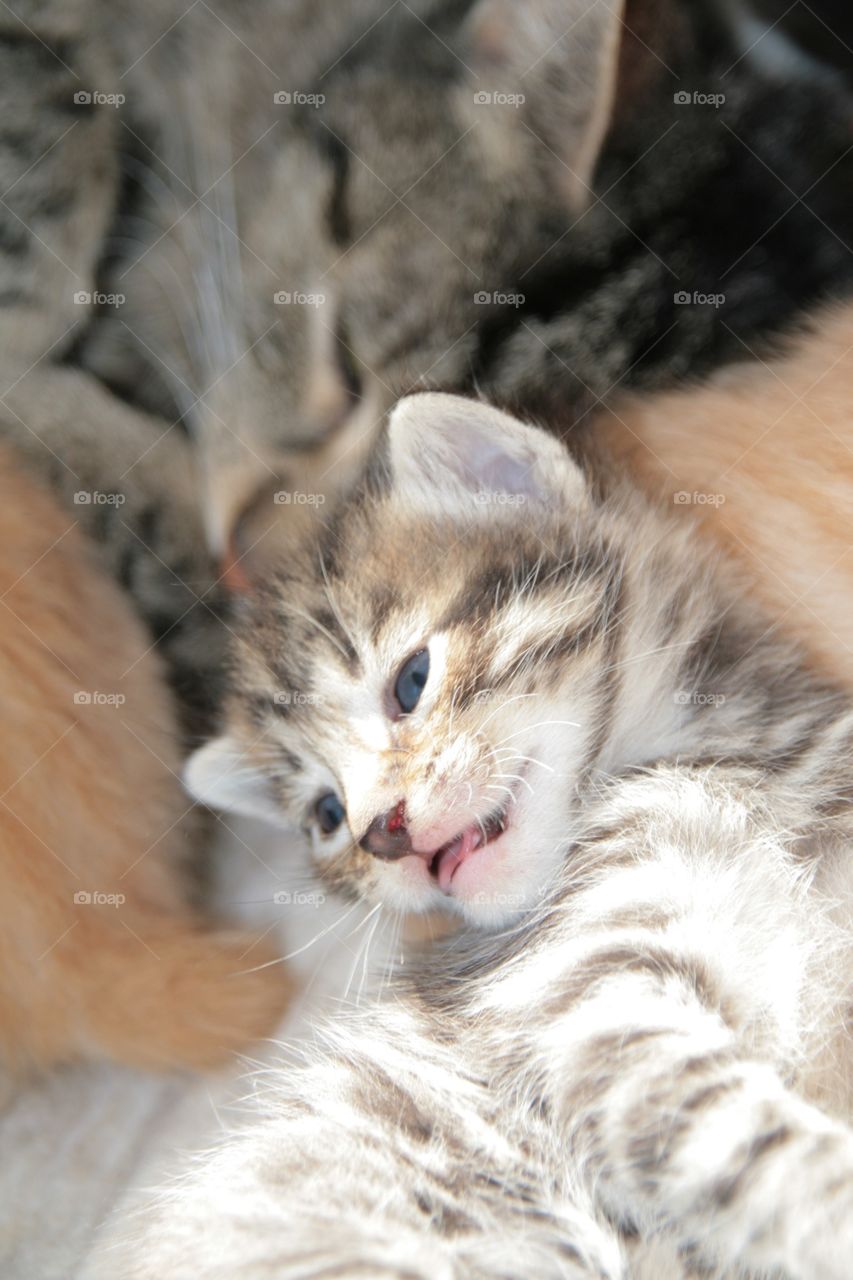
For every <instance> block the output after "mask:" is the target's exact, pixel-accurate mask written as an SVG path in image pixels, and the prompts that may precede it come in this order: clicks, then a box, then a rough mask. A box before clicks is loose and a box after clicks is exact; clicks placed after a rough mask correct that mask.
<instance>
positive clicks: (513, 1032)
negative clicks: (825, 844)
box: [477, 770, 853, 1280]
mask: <svg viewBox="0 0 853 1280" xmlns="http://www.w3.org/2000/svg"><path fill="white" fill-rule="evenodd" d="M750 794H751V789H750V788H749V787H748V786H747V787H746V788H741V790H740V795H738V794H737V792H736V791H735V790H734V789H730V788H729V787H727V786H726V784H725V782H719V781H717V780H716V775H715V773H714V772H713V771H709V772H707V773H705V774H690V773H689V772H686V771H685V772H683V773H682V772H679V771H676V770H671V771H666V772H665V773H664V772H659V773H657V774H656V775H652V776H648V777H645V778H642V779H640V780H637V781H634V782H631V783H629V784H627V785H625V786H623V787H622V789H621V790H620V792H618V793H614V796H613V799H612V800H611V802H610V803H609V805H608V807H607V811H606V813H603V814H601V815H599V816H600V817H601V818H602V821H604V822H605V825H604V826H602V827H599V829H598V831H597V832H596V831H593V830H590V832H589V839H588V840H587V841H586V843H585V846H582V847H581V849H580V852H579V853H578V856H577V864H576V872H575V874H574V875H573V874H572V868H571V866H569V868H568V869H567V884H566V889H565V890H564V894H563V897H562V899H561V901H560V902H559V903H558V904H557V906H556V907H555V910H554V914H553V918H552V921H551V922H550V923H549V924H548V925H546V927H545V928H544V929H543V930H542V931H541V932H540V933H539V936H538V937H537V938H535V939H534V940H533V941H532V942H531V943H530V945H528V946H527V947H525V948H524V949H523V950H522V951H521V953H520V955H519V957H518V959H517V960H516V961H514V962H513V963H512V964H511V965H510V966H508V967H507V968H506V969H504V970H502V971H500V972H499V973H498V975H497V976H496V977H495V978H494V979H493V980H492V981H491V984H490V985H489V986H488V987H487V988H486V998H485V999H481V1001H480V1003H479V1006H478V1008H477V1013H478V1015H479V1020H480V1023H479V1025H481V1026H482V1025H483V1022H484V1020H485V1019H486V1018H488V1019H489V1021H490V1022H491V1024H492V1025H493V1026H494V1027H496V1028H499V1030H498V1031H496V1032H495V1039H496V1041H497V1048H498V1049H499V1051H500V1052H501V1053H502V1057H503V1060H504V1062H505V1063H506V1064H507V1066H508V1068H509V1072H510V1073H511V1075H510V1077H509V1078H510V1079H511V1080H512V1087H513V1090H514V1091H515V1090H517V1089H518V1086H519V1083H520V1084H521V1096H522V1097H523V1098H526V1099H529V1098H530V1097H536V1098H538V1099H539V1100H542V1099H544V1100H545V1101H546V1105H547V1107H548V1109H549V1110H550V1111H551V1113H552V1114H553V1115H554V1117H555V1119H556V1122H557V1124H558V1126H559V1129H560V1131H561V1134H562V1136H563V1139H564V1144H568V1148H569V1150H570V1151H571V1157H572V1163H573V1164H574V1163H576V1162H577V1161H578V1160H579V1159H580V1160H581V1161H582V1164H583V1167H585V1168H586V1169H587V1171H588V1173H589V1174H590V1176H591V1177H592V1178H593V1179H594V1185H595V1187H596V1188H597V1193H598V1195H599V1196H600V1197H601V1200H602V1202H603V1203H604V1204H605V1206H606V1208H607V1210H608V1211H609V1212H610V1213H611V1214H613V1215H615V1217H616V1219H617V1220H618V1221H620V1222H622V1223H624V1224H631V1225H634V1226H637V1227H638V1228H639V1229H640V1231H641V1233H642V1234H644V1235H645V1234H649V1233H652V1234H653V1233H655V1232H663V1233H666V1234H669V1235H672V1236H673V1237H674V1238H675V1240H676V1242H677V1244H678V1246H679V1247H680V1249H681V1250H683V1251H684V1252H685V1253H688V1254H691V1255H696V1256H697V1257H698V1260H699V1261H700V1262H702V1263H705V1264H709V1265H711V1266H712V1267H719V1268H720V1269H721V1271H722V1272H723V1274H726V1275H729V1274H741V1270H740V1269H741V1268H746V1269H747V1270H748V1271H750V1272H760V1273H761V1274H762V1275H764V1274H765V1273H766V1272H767V1271H768V1270H773V1271H774V1274H775V1270H774V1269H775V1268H779V1269H780V1271H781V1272H782V1273H783V1274H784V1275H785V1276H786V1277H791V1278H792V1280H849V1276H850V1275H851V1272H853V1133H851V1131H850V1129H849V1128H848V1127H847V1126H846V1125H845V1124H844V1123H840V1122H838V1121H837V1120H834V1119H832V1118H830V1116H829V1115H827V1114H825V1113H824V1112H822V1111H821V1110H820V1109H818V1108H817V1107H816V1106H814V1105H812V1104H811V1103H809V1102H807V1101H805V1100H804V1098H803V1097H801V1096H798V1095H797V1093H795V1092H794V1091H793V1090H792V1089H791V1088H790V1087H789V1083H790V1081H791V1080H792V1079H794V1078H795V1077H796V1076H797V1075H798V1074H799V1073H800V1071H801V1069H805V1068H807V1067H808V1064H809V1060H810V1057H811V1055H812V1053H813V1051H814V1049H815V1047H816V1045H818V1046H819V1045H820V1043H821V1039H822V1037H825V1036H827V1035H828V1034H829V1032H830V1030H831V1027H832V1024H833V1022H834V1023H835V1024H836V1025H837V1023H838V1021H839V1020H840V1019H841V1017H842V1016H843V1013H842V1009H843V991H842V990H839V986H840V985H841V984H840V983H836V984H835V986H834V987H833V984H832V980H831V975H832V973H833V972H835V973H838V972H843V966H841V965H840V964H839V962H838V953H837V951H833V944H834V943H837V942H838V938H837V935H835V936H834V930H833V926H832V924H831V923H830V922H829V921H828V920H827V918H826V915H825V913H824V912H823V911H822V908H821V901H820V897H819V895H818V894H817V893H816V892H815V891H814V890H813V889H811V890H810V889H808V888H807V884H808V877H807V875H806V868H805V867H804V866H803V865H802V864H801V865H799V866H798V865H797V864H796V863H795V862H794V860H793V858H792V857H791V856H790V855H789V854H788V853H786V851H785V849H784V848H783V845H782V842H781V840H780V839H778V838H777V837H776V836H775V835H773V834H770V833H768V829H767V826H766V825H765V819H766V814H762V815H755V814H754V813H750V808H749V797H750ZM830 962H831V963H830ZM534 993H537V994H535V995H534ZM534 998H535V1000H536V1011H535V1012H531V1001H532V1000H533V999H534ZM519 1072H520V1073H521V1079H520V1082H519ZM563 1149H564V1150H565V1149H566V1147H565V1145H564V1148H563ZM715 1274H717V1273H716V1271H715Z"/></svg>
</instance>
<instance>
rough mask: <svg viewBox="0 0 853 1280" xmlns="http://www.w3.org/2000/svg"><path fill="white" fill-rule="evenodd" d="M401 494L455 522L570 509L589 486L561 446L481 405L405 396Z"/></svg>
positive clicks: (398, 432)
mask: <svg viewBox="0 0 853 1280" xmlns="http://www.w3.org/2000/svg"><path fill="white" fill-rule="evenodd" d="M388 445H389V461H390V466H391V475H392V482H393V486H394V492H395V495H396V497H397V499H398V501H400V502H402V503H403V504H404V506H406V507H407V508H409V509H411V508H415V509H420V510H423V511H428V512H430V513H435V512H436V510H439V511H442V512H445V513H446V514H448V515H450V516H456V517H458V516H460V515H463V516H464V515H468V514H472V515H476V514H484V513H486V512H488V511H491V512H493V513H494V512H495V511H505V512H508V511H511V510H515V511H518V510H519V508H521V507H528V508H530V507H533V508H537V507H538V508H540V509H541V508H548V507H550V508H553V509H555V510H565V509H566V508H567V507H575V508H576V507H577V506H578V505H579V504H580V503H582V502H584V501H585V500H586V492H587V490H586V483H585V481H584V478H583V475H582V473H581V471H580V468H579V467H577V466H576V465H575V463H574V462H572V460H571V458H570V457H569V455H568V453H567V452H566V450H565V449H564V448H563V446H562V445H561V444H560V442H559V441H558V440H556V439H554V437H553V436H550V435H548V434H547V433H546V432H545V431H540V430H539V428H538V427H529V426H526V425H525V424H524V423H523V422H519V421H518V419H517V418H513V417H511V416H510V415H509V414H508V413H503V412H502V411H501V410H500V409H494V408H492V406H491V405H488V404H483V403H481V402H480V401H479V400H466V399H465V398H464V397H462V396H452V395H444V394H443V393H441V392H433V391H428V392H422V393H420V394H417V395H411V396H406V397H405V398H404V399H403V400H401V401H400V402H399V403H398V404H397V406H396V407H395V409H394V410H393V412H392V414H391V417H390V419H389V423H388Z"/></svg>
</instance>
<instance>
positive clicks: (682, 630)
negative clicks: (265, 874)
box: [126, 393, 853, 1280]
mask: <svg viewBox="0 0 853 1280" xmlns="http://www.w3.org/2000/svg"><path fill="white" fill-rule="evenodd" d="M245 608H246V618H245V620H244V624H243V626H242V628H241V638H240V643H239V647H238V652H237V664H236V671H237V673H238V681H239V682H238V684H237V687H236V688H235V690H234V693H233V697H232V702H231V705H230V713H229V722H228V729H227V733H226V734H225V735H223V737H221V738H220V739H219V740H218V741H217V742H215V743H213V744H211V745H210V746H208V747H207V748H203V749H202V751H201V752H200V753H199V754H197V755H196V757H195V758H194V760H193V761H192V763H191V765H190V769H189V780H190V783H191V785H192V787H193V788H194V789H195V791H196V792H197V793H198V794H200V795H201V796H202V797H203V798H204V799H206V800H207V801H209V802H212V803H219V804H222V805H225V806H228V807H234V808H236V809H238V810H239V809H245V810H248V811H254V812H262V813H265V814H267V815H268V816H271V817H276V816H278V818H279V820H284V819H289V820H290V821H291V822H298V823H301V824H302V825H303V826H304V827H305V828H306V830H307V831H308V833H309V834H310V837H311V839H312V841H313V844H314V850H315V857H316V862H317V866H318V871H319V873H320V875H321V876H322V877H323V878H324V879H325V880H326V881H327V882H329V883H330V884H333V885H335V886H338V887H340V888H343V889H344V890H345V891H347V892H349V893H351V894H357V895H360V896H362V897H367V898H372V899H374V900H375V901H376V902H377V903H381V904H383V905H384V906H385V907H390V908H392V909H397V910H401V909H404V910H408V911H421V910H428V909H431V908H435V907H446V908H447V909H449V910H450V911H451V912H454V913H456V914H457V915H458V916H459V917H461V918H462V920H464V921H467V922H468V923H469V924H470V925H473V926H475V928H473V929H468V930H465V931H463V932H462V933H461V934H460V935H459V936H457V937H455V938H453V939H451V940H450V941H449V942H448V943H446V944H444V945H443V946H442V947H440V948H439V949H437V950H436V951H434V952H433V953H432V954H431V955H430V956H428V957H425V958H423V960H422V961H421V962H420V963H419V964H417V965H416V966H415V967H414V968H413V969H412V970H411V971H410V972H409V973H408V975H407V976H406V977H405V978H404V979H403V978H399V977H398V979H397V981H396V983H395V984H394V987H393V998H392V999H391V1000H389V1001H387V1002H386V1003H383V1004H380V1005H377V1006H376V1007H373V1008H371V1009H370V1010H369V1011H368V1012H367V1013H366V1014H365V1015H364V1016H361V1017H354V1018H346V1017H342V1018H340V1019H338V1020H336V1023H335V1025H334V1026H333V1027H332V1028H331V1030H330V1031H329V1033H328V1036H327V1039H326V1043H325V1048H324V1049H323V1050H318V1051H315V1052H314V1053H313V1054H311V1053H310V1052H309V1057H310V1058H311V1061H310V1062H309V1064H308V1065H307V1066H306V1067H305V1068H304V1069H303V1070H301V1071H297V1072H293V1071H292V1070H291V1069H289V1068H288V1069H287V1070H284V1071H281V1072H279V1073H277V1076H276V1078H275V1080H274V1085H273V1089H272V1092H271V1097H270V1099H269V1106H268V1109H267V1114H266V1115H265V1116H264V1117H263V1118H261V1119H259V1120H258V1121H257V1122H256V1124H255V1125H254V1127H253V1128H250V1130H249V1131H248V1132H247V1133H246V1134H245V1135H244V1136H243V1137H240V1138H237V1139H232V1140H231V1141H230V1142H225V1143H224V1144H223V1146H222V1147H221V1149H220V1150H219V1151H215V1152H213V1153H212V1154H211V1155H210V1157H209V1158H208V1159H207V1160H206V1161H203V1162H201V1163H200V1164H199V1165H197V1166H196V1167H195V1168H194V1170H193V1171H192V1173H190V1174H188V1175H187V1177H186V1179H185V1181H184V1182H183V1183H182V1184H180V1185H179V1186H178V1187H176V1188H173V1190H172V1192H171V1193H170V1194H169V1196H168V1197H167V1198H166V1199H164V1200H163V1201H162V1203H161V1204H160V1205H159V1206H158V1207H156V1208H155V1209H154V1210H153V1211H152V1212H151V1214H150V1217H149V1218H148V1219H147V1222H146V1225H145V1227H144V1228H142V1237H143V1240H142V1245H141V1247H138V1248H137V1249H135V1250H133V1263H132V1265H130V1267H129V1270H127V1272H126V1274H127V1275H128V1280H130V1277H133V1278H134V1280H148V1278H151V1280H153V1278H154V1277H159V1276H161V1275H163V1274H168V1275H169V1276H170V1277H172V1280H181V1278H182V1277H184V1276H186V1277H190V1276H192V1277H197V1276H211V1277H212V1276H216V1277H217V1278H220V1280H221V1278H224V1277H231V1276H237V1275H240V1276H241V1277H246V1278H251V1280H255V1278H256V1277H258V1278H259V1277H262V1276H272V1275H275V1276H276V1277H277V1280H282V1278H283V1277H300V1278H305V1277H309V1276H310V1277H319V1276H321V1275H323V1276H325V1275H331V1274H335V1275H341V1276H356V1275H369V1276H371V1277H374V1276H384V1277H397V1278H398V1280H399V1278H402V1277H423V1278H424V1280H426V1278H427V1277H429V1278H430V1280H433V1278H434V1277H436V1276H442V1277H444V1276H447V1277H492V1278H494V1277H500V1278H502V1280H503V1278H507V1280H508V1278H509V1277H516V1276H518V1275H535V1276H537V1277H543V1278H548V1277H552V1276H553V1277H558V1276H560V1277H566V1276H569V1277H581V1276H584V1277H591V1276H597V1277H601V1276H605V1277H621V1276H624V1275H625V1274H628V1273H627V1272H626V1270H625V1267H626V1266H627V1265H628V1264H627V1263H626V1261H625V1251H626V1250H628V1248H629V1245H630V1251H631V1252H632V1253H633V1260H632V1262H631V1264H630V1265H631V1267H632V1270H631V1272H630V1274H632V1275H634V1276H640V1275H644V1276H653V1277H654V1278H655V1280H662V1277H664V1276H666V1277H668V1276H670V1275H673V1274H676V1273H678V1274H681V1273H682V1272H681V1271H680V1270H679V1268H683V1269H686V1271H690V1272H691V1274H692V1273H693V1272H692V1270H691V1269H692V1268H695V1269H696V1272H695V1273H696V1274H701V1275H703V1276H705V1275H712V1276H725V1277H729V1278H732V1277H734V1276H735V1275H738V1276H739V1275H741V1274H744V1273H746V1274H760V1275H765V1274H767V1273H770V1272H772V1273H773V1274H774V1275H775V1274H777V1272H778V1273H779V1274H782V1275H784V1276H786V1277H789V1278H791V1280H847V1277H848V1275H849V1260H850V1258H851V1256H853V1131H851V1129H850V1128H849V1127H848V1124H847V1122H848V1121H849V1119H850V1116H851V1103H853V1071H851V1066H852V1065H853V1055H851V1046H850V1038H849V1022H848V1021H847V1020H848V1019H849V1016H850V1007H849V1001H850V982H851V979H853V907H851V904H853V894H851V869H850V868H851V862H850V856H849V849H850V840H851V837H853V808H851V804H850V800H849V774H850V755H851V749H853V710H851V707H850V704H849V700H848V698H847V697H846V696H845V695H843V694H842V693H840V692H839V691H838V690H837V689H836V688H835V687H834V686H833V685H832V684H830V683H829V682H827V681H826V680H825V679H823V678H822V677H820V676H818V675H816V674H814V673H813V672H812V671H810V669H809V668H808V667H807V666H806V665H804V664H803V662H802V659H801V655H800V653H799V652H798V651H797V649H796V648H795V647H794V646H793V645H791V644H788V643H786V642H784V641H783V640H780V639H778V638H776V637H775V636H774V634H773V631H772V628H768V626H767V624H766V620H765V618H764V616H763V614H762V613H761V612H760V611H759V610H757V608H756V607H755V606H754V604H752V602H751V601H750V600H749V598H748V597H747V596H746V595H744V594H743V593H742V592H741V590H740V585H739V582H738V581H737V579H736V578H734V577H733V576H732V574H731V572H730V571H729V570H728V569H727V568H726V566H725V565H724V564H723V563H722V562H720V561H719V560H718V559H716V558H714V557H713V556H711V555H709V554H708V551H707V548H706V547H705V546H704V545H703V543H702V541H701V540H700V539H699V538H698V537H697V535H696V534H695V532H693V531H692V530H691V529H690V528H689V527H688V525H687V524H686V523H685V521H684V520H683V519H679V518H678V517H677V515H676V516H673V515H672V514H671V513H667V512H666V511H663V512H661V511H660V510H658V509H656V508H655V507H653V506H651V505H650V504H649V503H648V502H647V501H646V500H645V499H644V498H643V497H641V496H640V495H639V494H637V492H636V491H635V490H634V489H632V488H629V487H625V488H623V487H622V486H620V485H619V484H618V483H616V482H615V481H614V482H612V483H610V485H609V487H606V488H605V490H604V491H603V492H602V491H601V490H600V487H599V486H592V485H591V484H590V482H589V479H588V478H587V476H585V475H584V473H583V472H582V471H581V470H580V469H579V468H578V466H577V465H576V464H575V463H574V462H572V461H571V460H570V458H569V456H568V454H567V453H566V452H565V451H564V449H563V447H562V446H561V445H560V444H559V443H558V442H557V441H556V440H555V439H554V438H553V437H552V436H550V435H546V434H545V433H543V432H542V431H540V430H539V429H537V428H534V427H530V426H525V425H523V424H522V423H521V422H519V421H518V420H516V419H513V418H511V417H509V416H508V415H505V414H503V413H501V412H500V411H498V410H496V409H494V408H491V407H489V406H487V405H485V404H482V403H477V402H472V401H467V400H463V399H459V398H457V397H450V396H443V395H437V394H429V393H428V394H423V395H417V396H413V397H409V398H407V399H405V400H403V401H402V402H401V403H400V404H399V405H398V407H397V408H396V409H395V411H394V413H393V414H392V417H391V421H390V426H389V430H388V434H387V439H386V440H385V442H384V444H383V447H382V449H381V450H380V451H379V452H378V453H377V455H376V456H375V457H374V458H373V459H372V462H371V464H370V466H369V467H368V469H367V471H366V473H365V476H364V478H363V480H362V482H361V483H360V484H359V485H358V486H357V487H356V488H355V490H354V491H353V493H352V494H351V495H350V496H349V497H348V499H347V500H346V501H345V502H343V503H342V504H341V505H340V506H339V507H338V509H337V511H336V512H335V513H334V518H333V519H332V520H331V521H330V522H329V524H328V526H327V528H326V529H325V531H324V532H322V533H321V536H320V541H319V546H318V544H317V539H316V529H315V530H309V531H308V533H307V534H306V533H305V532H304V531H303V532H302V533H297V534H295V535H294V545H293V546H291V547H290V548H288V554H287V555H286V556H285V557H284V558H283V560H282V563H281V566H280V568H279V570H278V572H277V573H272V574H271V573H270V572H269V566H267V572H266V574H265V581H264V583H263V585H262V586H261V588H260V589H259V590H257V591H256V592H255V593H253V595H252V597H251V598H250V599H249V600H248V602H247V604H246V606H245ZM350 832H352V834H350ZM212 1224H215V1226H212ZM631 1241H633V1242H634V1243H633V1244H631ZM644 1267H645V1268H646V1270H644V1269H643V1268H644Z"/></svg>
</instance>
